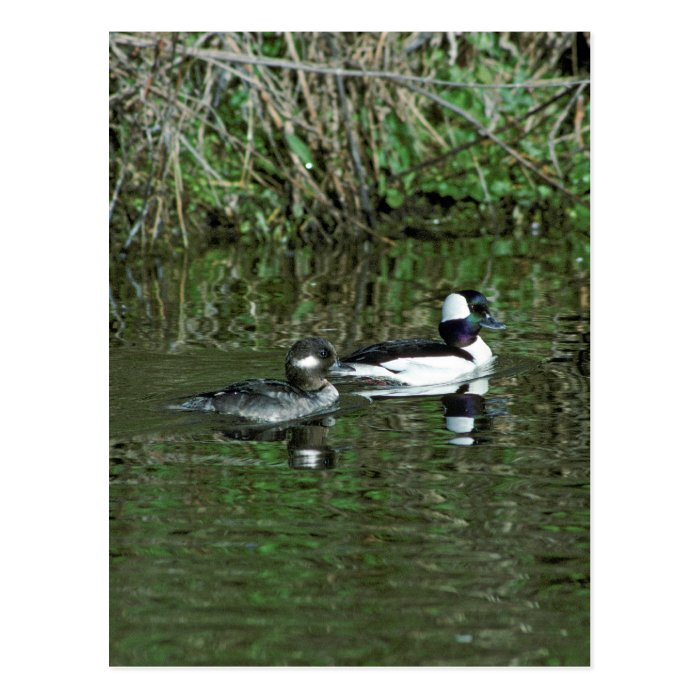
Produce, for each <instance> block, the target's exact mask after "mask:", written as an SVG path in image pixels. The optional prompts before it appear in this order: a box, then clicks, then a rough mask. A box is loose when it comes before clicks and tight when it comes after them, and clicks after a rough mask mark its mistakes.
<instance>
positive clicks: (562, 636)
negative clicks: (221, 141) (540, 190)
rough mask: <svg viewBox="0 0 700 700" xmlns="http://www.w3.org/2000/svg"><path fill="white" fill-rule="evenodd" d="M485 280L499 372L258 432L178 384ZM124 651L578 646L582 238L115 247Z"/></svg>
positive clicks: (433, 661)
mask: <svg viewBox="0 0 700 700" xmlns="http://www.w3.org/2000/svg"><path fill="white" fill-rule="evenodd" d="M463 288H476V289H480V290H481V291H483V292H484V293H485V294H486V296H487V297H488V298H489V299H490V300H491V302H492V311H493V312H494V315H495V316H496V318H498V319H499V320H502V321H504V322H505V323H506V324H507V325H508V329H507V330H506V331H503V332H500V333H499V332H496V331H488V330H485V331H483V335H484V337H485V339H486V340H487V342H488V343H489V344H490V345H491V347H492V348H493V349H494V351H495V352H496V353H497V355H498V359H497V361H496V364H495V366H494V368H493V369H492V371H491V372H489V374H490V376H489V377H488V378H487V379H485V380H481V381H478V382H467V383H465V384H463V385H458V386H453V387H447V388H446V389H447V390H446V393H442V392H438V393H435V394H432V395H423V396H402V397H387V396H384V397H375V398H374V399H373V400H372V401H369V400H368V399H366V398H362V397H358V396H356V395H355V394H354V391H355V390H356V389H357V388H358V387H357V386H356V385H354V384H351V383H342V384H340V383H339V384H338V387H339V389H340V391H341V394H342V397H341V404H340V410H339V411H338V412H336V413H335V414H333V415H332V416H323V417H316V418H313V419H309V420H306V421H301V422H299V423H296V424H293V425H287V426H280V427H276V428H273V429H267V430H264V431H262V432H256V431H250V430H243V429H242V428H241V426H240V425H236V424H235V422H233V421H231V420H230V419H225V418H222V417H212V416H208V415H197V414H192V413H182V412H179V413H178V412H172V411H168V410H166V409H165V408H164V407H165V406H166V405H167V403H168V402H169V401H170V400H172V399H173V398H175V397H180V396H184V395H187V394H191V393H195V392H198V391H202V390H209V389H214V388H218V387H221V386H224V385H225V384H228V383H230V382H233V381H236V380H239V379H244V378H248V377H257V376H260V377H265V376H267V377H281V376H283V362H284V354H285V352H286V350H287V349H288V347H289V346H290V345H291V344H292V343H293V342H294V341H295V340H297V339H298V338H300V337H303V336H305V335H322V336H325V337H328V338H329V339H330V340H331V341H332V342H333V343H334V344H335V345H336V346H337V348H338V349H339V350H340V351H341V352H347V351H350V350H353V349H355V348H356V347H358V346H360V345H363V344H366V343H369V342H375V341H378V340H383V339H387V338H391V337H435V336H436V331H437V323H438V321H439V307H440V304H441V301H442V298H443V297H444V296H445V295H446V294H447V293H448V292H449V291H453V290H455V289H463ZM110 292H111V299H110V301H111V319H110V350H111V362H110V371H111V391H110V397H111V406H110V409H111V420H110V432H111V450H110V452H111V468H110V479H111V486H110V517H111V537H110V545H111V572H110V577H111V578H110V597H111V601H110V603H111V604H110V615H111V621H110V649H111V663H112V664H113V665H290V664H300V665H402V666H411V665H416V666H425V665H479V666H483V665H586V664H588V663H589V602H590V601H589V476H590V474H589V381H588V357H589V303H588V300H589V274H588V254H587V246H586V245H585V243H584V242H582V241H580V240H578V239H576V238H571V237H565V236H562V237H561V238H558V239H556V238H550V239H542V238H532V239H529V238H525V239H522V240H514V239H500V238H499V239H490V238H487V237H482V238H477V239H472V240H466V241H450V242H449V243H448V242H430V241H428V242H418V241H413V240H408V241H403V242H401V243H399V244H397V245H396V246H394V247H388V248H385V247H378V248H372V249H369V250H354V251H348V250H345V251H339V250H327V251H322V250H316V251H312V250H311V249H309V248H304V249H302V250H299V251H296V252H291V253H289V252H287V253H281V252H280V251H279V250H276V249H274V248H270V249H267V248H261V249H258V250H238V251H233V250H230V249H217V250H211V251H209V252H207V253H206V254H204V255H201V256H197V257H194V258H190V259H188V258H179V259H172V260H168V261H160V260H151V261H149V262H148V263H143V264H140V265H138V266H134V265H133V264H132V265H127V264H126V263H123V262H121V263H120V262H115V263H114V264H113V265H112V268H111V285H110Z"/></svg>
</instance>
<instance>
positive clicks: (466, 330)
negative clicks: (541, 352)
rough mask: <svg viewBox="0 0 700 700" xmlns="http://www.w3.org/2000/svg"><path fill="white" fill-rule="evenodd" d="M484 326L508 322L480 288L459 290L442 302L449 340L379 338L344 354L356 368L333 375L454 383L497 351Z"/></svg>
mask: <svg viewBox="0 0 700 700" xmlns="http://www.w3.org/2000/svg"><path fill="white" fill-rule="evenodd" d="M482 328H493V329H495V330H501V329H503V328H505V324H503V323H501V322H500V321H497V320H496V319H495V318H494V317H493V316H492V315H491V313H490V311H489V307H488V302H487V301H486V297H485V296H484V295H483V294H481V292H476V291H474V290H473V289H465V290H463V291H461V292H454V293H453V294H450V295H448V296H447V298H446V299H445V301H444V302H443V304H442V320H441V321H440V325H439V326H438V332H439V333H440V335H441V336H442V339H443V340H444V341H445V342H444V343H440V342H437V341H435V340H423V339H410V340H388V341H386V342H384V343H377V344H376V345H370V346H368V347H366V348H362V349H360V350H356V351H355V352H353V353H352V354H350V355H348V356H347V357H343V358H341V362H342V363H343V365H348V366H349V367H350V368H351V369H345V368H336V369H334V370H332V371H331V374H334V375H336V376H351V377H357V378H369V377H377V378H383V379H386V380H389V381H391V382H396V383H400V384H408V385H411V386H421V385H427V384H442V383H444V382H450V381H453V380H454V379H456V378H457V377H461V376H464V375H466V374H469V373H471V372H473V371H474V370H475V369H476V368H477V367H480V366H482V365H485V364H486V363H487V362H488V361H489V360H490V359H491V357H492V356H493V353H492V352H491V348H489V346H488V345H486V343H485V342H484V341H483V340H482V339H481V338H480V337H479V331H480V330H481V329H482Z"/></svg>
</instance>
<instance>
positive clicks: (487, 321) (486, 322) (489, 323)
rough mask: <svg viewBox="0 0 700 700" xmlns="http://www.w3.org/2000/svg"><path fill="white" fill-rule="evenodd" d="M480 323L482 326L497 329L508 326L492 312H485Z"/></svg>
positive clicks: (500, 329)
mask: <svg viewBox="0 0 700 700" xmlns="http://www.w3.org/2000/svg"><path fill="white" fill-rule="evenodd" d="M480 324H481V327H482V328H492V329H493V330H495V331H502V330H503V329H504V328H505V327H506V324H505V323H501V322H500V321H497V320H496V319H495V318H494V317H493V316H492V315H491V314H484V318H483V319H481V321H480Z"/></svg>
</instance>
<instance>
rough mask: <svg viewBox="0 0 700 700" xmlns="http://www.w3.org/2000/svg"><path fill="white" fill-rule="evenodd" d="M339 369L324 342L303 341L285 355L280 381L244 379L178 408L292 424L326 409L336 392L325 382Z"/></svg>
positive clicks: (316, 339)
mask: <svg viewBox="0 0 700 700" xmlns="http://www.w3.org/2000/svg"><path fill="white" fill-rule="evenodd" d="M334 366H335V367H338V368H341V365H340V364H339V363H338V356H337V354H336V351H335V348H334V347H333V345H331V343H329V342H328V341H327V340H325V339H324V338H316V337H311V338H304V339H302V340H299V341H297V342H296V343H294V345H293V346H292V347H291V349H290V350H289V352H288V353H287V357H286V359H285V374H286V376H287V381H286V382H285V381H281V380H279V379H246V380H244V381H241V382H236V383H235V384H231V385H230V386H227V387H225V388H223V389H218V390H217V391H209V392H205V393H202V394H197V395H196V396H191V397H190V398H188V399H185V400H184V401H183V403H182V404H180V405H179V406H177V408H181V409H184V410H190V411H215V412H217V413H224V414H226V415H231V416H236V417H238V418H243V419H245V420H250V421H254V422H256V423H276V422H279V421H288V420H294V419H296V418H301V417H302V416H306V415H309V414H311V413H317V412H320V411H323V410H326V409H329V408H331V407H332V406H333V404H335V402H336V401H337V399H338V390H337V389H336V388H335V387H334V386H333V385H332V384H331V383H330V382H329V381H328V379H326V377H325V373H326V372H327V370H328V369H329V368H331V367H334Z"/></svg>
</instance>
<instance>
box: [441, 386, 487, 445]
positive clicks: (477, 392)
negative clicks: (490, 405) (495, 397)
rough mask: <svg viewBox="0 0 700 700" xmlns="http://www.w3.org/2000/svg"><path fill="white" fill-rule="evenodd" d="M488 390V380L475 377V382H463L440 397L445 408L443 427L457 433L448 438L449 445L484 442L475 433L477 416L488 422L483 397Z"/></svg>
mask: <svg viewBox="0 0 700 700" xmlns="http://www.w3.org/2000/svg"><path fill="white" fill-rule="evenodd" d="M488 390H489V380H488V379H477V380H476V381H475V382H469V384H463V385H462V386H460V387H459V388H458V390H457V391H455V392H453V393H451V394H445V395H444V396H443V397H442V399H441V401H442V406H443V408H444V409H445V427H446V428H447V429H448V430H451V431H452V432H453V433H457V437H453V438H452V439H451V440H448V442H449V443H450V444H451V445H465V446H469V445H476V444H478V443H482V442H484V440H483V438H477V437H476V436H475V434H476V432H477V431H476V421H477V419H478V418H483V419H484V421H489V422H490V419H489V417H488V416H487V414H486V400H485V399H484V394H485V393H486V392H487V391H488ZM479 423H482V421H479Z"/></svg>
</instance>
